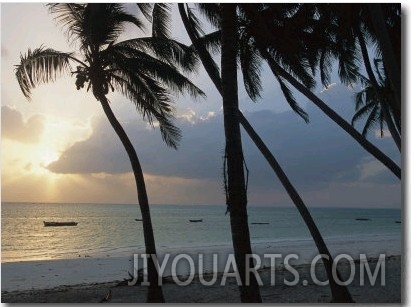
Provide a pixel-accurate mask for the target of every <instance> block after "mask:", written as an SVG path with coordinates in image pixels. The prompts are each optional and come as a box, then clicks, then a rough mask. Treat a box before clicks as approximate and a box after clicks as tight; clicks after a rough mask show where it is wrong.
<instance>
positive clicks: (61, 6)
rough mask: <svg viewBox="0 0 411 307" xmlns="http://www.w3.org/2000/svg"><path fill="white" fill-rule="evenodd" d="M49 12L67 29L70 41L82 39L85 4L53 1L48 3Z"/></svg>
mask: <svg viewBox="0 0 411 307" xmlns="http://www.w3.org/2000/svg"><path fill="white" fill-rule="evenodd" d="M48 7H49V12H50V13H51V14H54V15H56V17H55V18H54V19H55V20H56V21H57V22H58V23H60V24H61V25H62V27H63V28H64V29H65V31H66V35H67V38H68V40H69V42H74V41H75V40H82V33H83V20H84V10H85V4H81V3H53V4H48Z"/></svg>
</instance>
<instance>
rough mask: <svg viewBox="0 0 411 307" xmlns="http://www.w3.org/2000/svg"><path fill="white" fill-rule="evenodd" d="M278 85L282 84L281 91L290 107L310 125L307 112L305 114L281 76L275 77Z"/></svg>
mask: <svg viewBox="0 0 411 307" xmlns="http://www.w3.org/2000/svg"><path fill="white" fill-rule="evenodd" d="M275 76H276V78H277V80H278V83H279V84H280V88H281V91H282V92H283V94H284V97H285V99H286V100H287V102H288V104H289V105H290V107H291V109H293V111H294V112H296V113H297V114H298V115H299V116H300V117H301V118H302V119H304V121H305V122H306V123H308V122H309V121H310V120H309V117H308V114H307V112H305V111H304V110H303V109H302V108H301V107H300V106H299V105H298V102H297V101H296V100H295V98H294V95H293V93H292V92H291V90H290V89H289V88H288V87H287V85H286V84H285V82H284V81H283V79H282V78H281V77H280V76H279V75H277V74H276V75H275Z"/></svg>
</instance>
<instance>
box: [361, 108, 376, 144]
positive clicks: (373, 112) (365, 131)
mask: <svg viewBox="0 0 411 307" xmlns="http://www.w3.org/2000/svg"><path fill="white" fill-rule="evenodd" d="M378 113H379V110H378V106H374V108H373V109H372V110H371V112H370V114H369V116H368V118H367V121H366V122H365V125H364V128H363V131H362V135H363V136H364V137H367V135H368V132H369V131H370V130H371V128H372V127H373V126H374V125H375V124H376V123H377V122H379V118H378Z"/></svg>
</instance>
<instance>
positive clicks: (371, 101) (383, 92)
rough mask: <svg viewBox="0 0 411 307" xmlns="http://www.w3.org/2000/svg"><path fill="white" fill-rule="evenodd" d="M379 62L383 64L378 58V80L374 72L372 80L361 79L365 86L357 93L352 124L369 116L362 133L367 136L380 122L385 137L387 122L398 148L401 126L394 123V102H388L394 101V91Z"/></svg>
mask: <svg viewBox="0 0 411 307" xmlns="http://www.w3.org/2000/svg"><path fill="white" fill-rule="evenodd" d="M379 64H381V61H380V60H377V59H376V60H375V66H376V70H377V76H378V79H379V80H378V81H377V79H376V78H375V76H374V75H373V73H372V72H371V74H372V75H371V77H372V78H373V80H372V81H371V80H369V79H367V78H365V77H362V78H361V79H360V80H361V82H362V84H363V86H364V88H363V89H362V90H361V91H360V92H358V93H357V94H356V95H355V97H356V99H355V109H356V113H355V114H354V116H353V118H352V121H351V124H352V125H354V123H355V122H357V121H359V120H360V119H362V118H364V117H365V116H367V120H366V121H365V124H364V128H363V131H362V134H363V135H364V136H367V134H368V132H369V130H370V129H371V128H372V127H373V126H375V125H376V124H378V125H379V128H380V135H381V137H383V128H384V124H387V126H388V127H389V131H390V133H391V135H392V137H393V139H394V140H395V143H396V144H397V146H398V149H401V139H400V137H399V133H398V130H397V129H398V128H397V127H400V125H398V124H396V123H394V120H393V117H394V116H393V113H394V111H393V110H392V107H391V105H392V104H390V103H389V102H388V101H392V99H393V93H392V91H391V86H390V84H389V82H388V80H387V79H386V78H385V77H383V75H382V72H381V69H379V66H380V65H379Z"/></svg>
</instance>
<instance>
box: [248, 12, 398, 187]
mask: <svg viewBox="0 0 411 307" xmlns="http://www.w3.org/2000/svg"><path fill="white" fill-rule="evenodd" d="M266 5H268V4H266ZM271 6H273V9H275V5H274V4H272V5H271ZM244 7H245V8H246V9H247V10H248V14H247V16H248V18H249V19H250V22H251V23H252V24H253V26H254V27H255V29H257V30H255V31H256V32H258V33H259V35H255V36H253V38H254V39H255V41H256V42H255V45H256V46H257V48H258V51H259V52H260V54H261V56H262V57H263V58H264V59H265V60H266V61H267V63H268V65H269V67H270V69H271V70H272V72H273V74H274V75H275V76H276V77H277V78H278V77H280V78H283V79H284V80H285V81H287V82H288V83H290V84H291V85H292V86H294V88H295V89H297V90H298V91H299V92H301V93H302V94H303V95H304V96H306V97H307V98H308V99H309V100H311V101H312V102H313V103H314V104H315V105H316V106H317V107H318V108H320V109H321V110H322V111H323V112H324V113H325V115H327V116H328V117H329V118H331V119H332V120H333V121H334V122H335V123H336V124H337V125H339V126H340V127H341V128H342V129H343V130H344V131H346V132H347V133H348V134H349V135H350V136H352V137H353V138H354V139H355V140H356V141H357V142H358V143H359V144H360V145H361V146H362V147H363V148H364V149H365V150H367V151H368V152H369V153H370V154H372V155H373V156H374V157H375V158H377V159H378V160H379V161H380V162H381V163H383V164H384V165H385V166H386V167H387V168H388V169H390V170H391V171H392V172H393V173H394V175H396V176H397V177H398V178H399V179H401V169H400V168H399V167H398V165H396V164H395V163H394V162H393V161H392V160H391V159H390V158H389V157H387V155H385V154H384V153H383V152H381V150H379V149H378V148H377V147H376V146H374V145H373V144H372V143H370V142H369V141H368V140H367V139H366V138H365V137H364V136H362V135H361V134H360V133H359V132H358V131H356V130H355V129H354V128H353V127H352V126H351V125H350V124H349V123H348V122H347V121H345V120H344V119H343V118H342V117H341V116H340V115H338V114H337V113H336V112H335V111H334V110H332V109H331V108H330V107H329V106H328V105H327V104H326V103H325V102H324V101H322V100H321V99H320V98H319V97H318V96H317V95H315V94H314V93H313V92H312V91H311V89H310V86H312V84H311V83H305V82H304V80H303V79H301V77H299V76H298V75H296V74H295V72H294V71H287V69H289V68H290V67H282V64H283V63H278V59H277V58H276V56H277V53H276V52H275V51H276V47H277V45H273V42H279V41H278V40H276V36H275V32H273V31H271V30H270V29H269V28H268V26H267V23H266V22H265V19H264V15H263V14H262V12H264V11H263V10H260V11H258V10H257V8H256V7H255V6H253V5H248V6H247V5H245V6H244ZM321 25H322V24H321ZM310 26H311V25H310ZM311 27H312V26H311ZM318 32H321V33H327V32H326V31H325V30H324V28H318V29H317V31H316V32H313V33H315V34H316V35H318ZM262 38H264V41H261V40H262ZM322 40H323V41H322ZM312 41H313V42H314V45H313V46H312V50H309V53H307V55H306V61H307V64H309V66H308V67H307V68H311V70H314V69H315V65H317V64H318V63H319V65H320V67H321V71H322V79H323V81H324V82H327V79H328V78H327V75H328V73H329V72H327V69H326V67H327V65H326V64H327V63H330V58H331V57H333V56H334V57H337V58H338V59H339V74H340V78H341V79H342V80H343V81H344V82H346V83H349V82H350V81H351V80H353V79H355V78H356V77H357V76H358V68H357V67H356V66H355V65H354V62H355V61H354V60H353V59H355V58H356V57H355V56H354V55H353V54H352V52H354V51H353V50H352V47H351V45H348V46H347V44H345V46H344V47H341V46H340V47H339V46H338V42H337V46H335V45H336V44H335V43H334V44H332V46H333V48H332V50H330V48H329V47H327V46H328V45H327V44H329V43H330V44H331V42H330V40H329V39H327V38H326V37H324V35H321V34H320V35H318V36H317V37H313V39H312V40H308V41H307V48H308V47H309V43H310V42H312ZM319 42H322V43H320V44H318V43H319ZM323 49H325V50H323ZM345 49H346V50H347V51H346V52H347V53H348V55H347V54H346V53H345ZM297 50H298V49H297ZM299 79H300V80H299Z"/></svg>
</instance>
